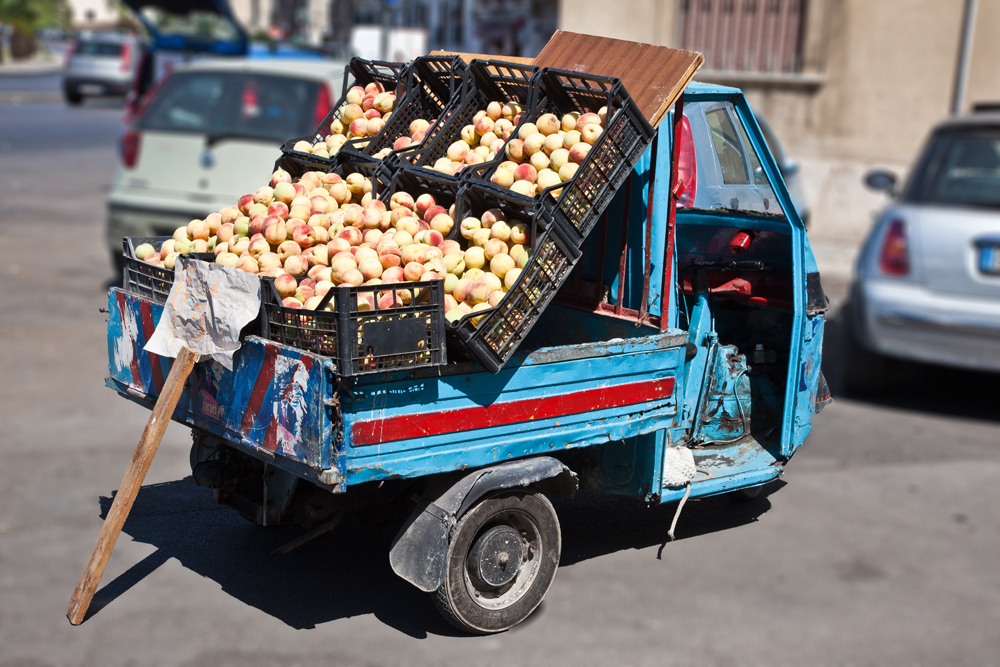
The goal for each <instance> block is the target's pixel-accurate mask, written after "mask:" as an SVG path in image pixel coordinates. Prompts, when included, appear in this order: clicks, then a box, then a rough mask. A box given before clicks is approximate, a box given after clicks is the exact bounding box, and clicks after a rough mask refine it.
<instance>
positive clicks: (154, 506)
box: [89, 477, 784, 639]
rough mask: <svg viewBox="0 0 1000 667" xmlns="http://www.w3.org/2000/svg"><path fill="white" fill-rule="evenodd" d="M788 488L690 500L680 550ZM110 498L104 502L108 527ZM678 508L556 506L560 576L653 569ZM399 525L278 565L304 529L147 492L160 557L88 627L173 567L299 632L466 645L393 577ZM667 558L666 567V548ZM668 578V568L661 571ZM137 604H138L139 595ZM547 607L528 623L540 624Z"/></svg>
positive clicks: (206, 494) (338, 537)
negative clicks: (624, 567)
mask: <svg viewBox="0 0 1000 667" xmlns="http://www.w3.org/2000/svg"><path fill="white" fill-rule="evenodd" d="M782 485H784V482H781V481H778V482H774V483H772V484H769V485H768V486H767V487H765V490H764V491H763V492H762V493H761V495H760V496H759V497H758V498H757V499H756V500H754V501H753V502H750V503H743V504H735V503H732V502H731V501H730V500H728V499H726V498H721V497H720V498H706V499H703V500H700V501H697V502H695V501H689V502H688V504H687V505H686V507H685V508H684V513H683V515H682V516H681V519H680V522H679V524H678V528H677V539H678V540H683V539H689V538H691V537H697V536H699V535H704V534H707V533H713V532H717V531H721V530H730V529H733V528H737V527H739V526H742V525H746V524H749V523H752V522H754V521H756V520H757V519H758V518H759V517H760V516H761V515H762V514H763V513H764V512H766V511H767V510H768V509H769V508H770V503H769V502H768V500H767V495H769V494H770V493H771V492H773V491H774V490H776V489H778V488H780V486H782ZM112 498H113V496H112V497H103V496H102V497H101V499H100V507H101V516H102V518H104V517H106V515H107V512H108V510H109V509H110V507H111V502H112ZM675 507H676V503H667V504H665V505H660V506H654V507H647V506H646V505H645V504H643V503H641V502H638V501H635V500H632V499H630V498H624V497H614V496H607V495H598V494H592V493H586V492H581V493H579V494H577V496H576V497H575V498H573V499H571V500H559V501H557V502H556V509H557V511H558V514H559V518H560V522H561V524H562V530H563V554H562V560H561V566H562V567H567V566H572V565H573V564H574V563H578V562H581V561H584V560H589V559H591V558H597V557H600V556H607V555H610V554H613V553H615V552H618V551H623V550H628V549H648V553H649V557H650V558H656V557H657V551H658V548H659V547H660V546H661V545H662V544H664V543H665V542H666V540H667V530H668V528H669V527H670V520H671V519H672V517H673V512H674V509H675ZM395 531H396V526H386V527H378V526H371V525H368V524H363V523H361V522H359V521H353V520H348V521H344V522H343V523H342V524H341V525H340V526H338V527H337V529H336V530H334V531H333V532H331V533H328V534H326V535H323V536H321V537H319V538H317V539H315V540H313V541H312V542H310V543H308V544H306V545H304V546H302V547H300V548H298V549H296V550H295V551H293V552H291V553H289V554H286V555H284V556H281V557H273V556H271V555H270V553H271V551H273V550H274V549H276V548H278V547H280V546H282V545H283V544H285V543H287V542H289V541H291V540H292V539H294V538H296V537H298V536H299V535H301V534H302V532H303V531H302V529H301V528H300V527H297V526H279V527H274V528H262V527H258V526H255V525H253V524H251V523H250V522H248V521H246V520H245V519H243V518H242V517H241V516H239V515H238V514H237V513H236V512H234V511H232V510H231V509H229V508H227V507H222V506H219V505H217V504H216V503H215V501H214V500H213V498H212V493H211V492H210V491H208V490H206V489H203V488H200V487H197V486H195V484H194V481H193V479H192V478H191V477H186V478H184V479H182V480H178V481H174V482H166V483H163V484H152V485H148V486H144V487H142V489H141V490H140V492H139V495H138V497H137V498H136V501H135V505H134V507H133V509H132V512H131V514H130V515H129V518H128V521H126V523H125V527H124V532H125V533H126V534H128V535H129V536H131V537H132V539H134V540H136V541H138V542H143V543H146V544H150V545H152V546H154V547H156V551H155V552H153V553H152V554H150V555H149V556H147V557H146V558H144V559H143V560H142V561H140V562H138V563H136V564H135V565H133V566H132V567H131V568H129V569H128V570H127V571H125V572H124V573H122V574H121V575H119V576H118V577H116V578H115V579H114V580H112V581H109V582H106V583H105V584H104V586H103V587H102V588H101V589H100V590H99V591H98V592H97V594H96V595H95V597H94V601H93V603H92V604H91V608H90V612H89V615H90V616H92V615H94V614H97V613H99V612H100V610H101V609H102V608H103V607H105V606H107V605H108V604H110V603H112V602H113V601H114V600H115V599H116V598H118V597H120V596H122V595H125V594H127V593H128V592H129V591H130V589H132V588H133V587H135V586H136V585H137V584H139V583H140V582H141V581H142V580H143V579H145V578H146V577H147V576H149V575H150V574H152V573H153V572H154V571H155V570H156V569H157V568H159V567H160V566H161V565H163V564H164V563H166V562H167V561H169V560H170V559H176V560H178V561H179V562H180V563H181V565H183V566H184V567H186V568H188V569H189V570H191V571H193V572H195V573H197V574H199V575H201V576H203V577H206V578H208V579H211V580H212V581H214V582H215V583H217V584H218V585H219V586H220V587H221V588H222V590H223V591H225V592H226V593H228V594H229V595H231V596H233V597H234V598H236V599H237V600H239V601H240V602H242V603H244V604H246V605H249V606H251V607H255V608H257V609H259V610H261V611H263V612H264V613H266V614H268V615H270V616H273V617H274V618H276V619H278V620H280V621H281V622H283V623H285V624H286V625H289V626H291V627H294V628H296V629H309V628H314V627H316V626H318V625H320V624H323V623H328V622H330V621H335V620H338V619H341V618H349V617H352V616H360V615H366V614H373V615H374V616H375V617H376V618H378V619H379V620H380V621H382V622H383V623H385V624H386V625H388V626H390V627H393V628H395V629H396V630H398V631H400V632H402V633H404V634H406V635H409V636H411V637H414V638H418V639H422V638H425V637H427V636H428V635H429V634H430V635H444V636H455V637H459V636H464V635H462V634H461V633H459V632H458V631H457V630H455V629H454V628H452V627H451V626H450V625H448V624H447V623H446V622H445V621H444V620H443V619H442V618H441V616H440V615H439V614H438V613H437V611H436V609H435V608H434V605H433V602H432V601H431V596H430V595H426V594H424V593H421V592H420V591H419V590H417V589H416V588H414V587H413V586H412V585H410V584H409V583H407V582H405V581H403V580H402V579H400V578H399V577H397V576H396V575H395V574H394V573H393V572H392V569H391V568H390V566H389V559H388V552H389V547H390V545H391V542H392V538H393V536H394V535H395ZM663 553H664V555H663V559H664V560H669V545H668V546H667V548H666V549H665V550H664V552H663ZM663 571H664V577H667V576H669V568H666V567H664V570H663ZM133 594H135V593H134V592H133ZM543 612H544V606H543V607H542V608H539V610H538V611H536V612H535V614H534V615H533V616H532V619H529V620H537V617H539V616H540V615H541V614H542V613H543Z"/></svg>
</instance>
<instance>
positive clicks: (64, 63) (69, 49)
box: [63, 40, 80, 68]
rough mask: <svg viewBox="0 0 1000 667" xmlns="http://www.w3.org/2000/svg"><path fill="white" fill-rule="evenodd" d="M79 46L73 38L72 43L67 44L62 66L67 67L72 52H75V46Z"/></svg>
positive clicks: (71, 57)
mask: <svg viewBox="0 0 1000 667" xmlns="http://www.w3.org/2000/svg"><path fill="white" fill-rule="evenodd" d="M78 46H80V42H78V41H76V40H73V43H72V44H70V45H69V48H68V49H66V55H65V60H64V61H63V68H66V67H69V61H70V60H72V59H73V54H74V53H76V49H77V47H78Z"/></svg>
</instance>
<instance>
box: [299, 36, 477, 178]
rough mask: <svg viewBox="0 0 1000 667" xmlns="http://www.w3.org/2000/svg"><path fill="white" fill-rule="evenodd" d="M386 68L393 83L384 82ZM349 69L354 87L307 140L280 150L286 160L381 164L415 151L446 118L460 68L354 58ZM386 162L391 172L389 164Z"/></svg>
mask: <svg viewBox="0 0 1000 667" xmlns="http://www.w3.org/2000/svg"><path fill="white" fill-rule="evenodd" d="M387 68H389V69H391V71H392V72H394V74H395V78H392V77H389V76H387V72H386V71H385V70H386V69H387ZM350 69H351V70H352V71H354V74H355V81H356V83H355V85H354V86H352V87H351V88H349V89H346V91H345V94H344V97H343V98H342V99H341V101H340V102H338V104H337V105H336V106H335V107H334V109H333V110H331V112H330V114H328V116H327V118H326V119H325V120H324V121H323V123H322V124H321V125H320V127H319V128H318V129H317V130H316V133H315V134H314V135H313V136H312V137H303V138H301V139H299V140H296V141H294V142H288V143H286V144H285V147H284V148H283V152H284V153H285V154H286V155H291V156H293V157H294V156H297V157H298V158H300V159H302V160H303V161H305V162H306V163H307V164H310V165H311V166H312V167H314V168H315V167H324V168H325V167H327V166H330V167H333V166H334V165H339V164H340V161H339V160H331V159H330V158H332V157H334V156H340V157H344V156H346V160H347V161H355V160H357V159H359V158H361V157H363V156H370V157H372V158H373V159H374V160H376V161H381V160H384V159H385V158H388V157H389V156H390V155H392V154H393V153H395V152H398V151H400V150H405V149H409V148H410V147H413V146H419V145H420V144H422V143H423V142H424V141H425V140H427V139H429V138H431V137H433V136H434V133H435V132H436V131H437V129H439V128H440V127H441V126H442V125H443V123H444V122H445V121H446V120H447V118H448V117H449V116H450V114H451V108H452V106H453V104H454V101H455V100H457V91H458V90H459V89H460V87H461V77H462V76H463V74H464V70H465V64H464V62H463V61H462V59H461V58H459V57H457V56H452V57H442V56H424V57H421V58H417V59H416V60H415V61H413V62H412V63H411V64H410V65H408V66H406V67H405V68H404V67H403V66H402V65H399V64H393V63H377V62H375V61H363V60H360V59H358V58H355V59H354V60H352V61H351V65H350ZM305 155H309V156H310V157H308V158H307V157H305ZM316 158H321V159H319V160H317V159H316ZM390 162H391V163H392V164H391V165H390V167H391V168H394V165H395V161H394V160H391V161H390Z"/></svg>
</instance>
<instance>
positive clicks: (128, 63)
mask: <svg viewBox="0 0 1000 667" xmlns="http://www.w3.org/2000/svg"><path fill="white" fill-rule="evenodd" d="M131 67H132V45H131V44H129V43H128V42H125V43H124V44H122V63H121V65H119V66H118V69H119V70H120V71H121V72H122V74H124V73H126V72H128V71H129V69H130V68H131Z"/></svg>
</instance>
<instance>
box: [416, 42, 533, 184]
mask: <svg viewBox="0 0 1000 667" xmlns="http://www.w3.org/2000/svg"><path fill="white" fill-rule="evenodd" d="M538 71H539V70H538V68H537V67H534V66H532V65H521V64H517V63H508V62H504V61H502V60H473V61H472V62H471V63H470V64H469V67H468V69H467V70H466V73H465V74H466V75H465V77H464V78H463V80H462V89H461V95H460V98H459V100H458V103H457V104H456V106H455V107H454V108H453V109H452V112H451V114H450V115H449V116H448V120H447V122H446V123H444V125H443V126H442V127H441V128H440V130H439V131H438V132H437V133H436V135H435V136H434V137H433V138H432V139H431V140H430V141H425V142H424V144H423V145H422V146H419V147H417V148H415V149H413V148H411V149H405V150H404V151H402V152H401V153H400V156H399V160H400V162H401V163H409V164H412V165H415V166H418V167H427V168H428V169H430V168H431V167H433V165H434V163H435V162H436V161H437V160H439V159H440V158H442V157H444V156H445V155H447V153H448V147H449V146H451V145H452V144H453V143H455V142H456V141H458V140H459V139H461V138H462V128H463V127H465V126H466V125H471V124H472V119H473V117H474V116H475V115H476V113H477V112H478V111H480V110H485V109H486V106H487V105H488V104H489V103H490V102H493V101H497V102H506V101H508V100H517V101H518V102H520V103H521V104H522V105H523V106H524V108H525V109H528V108H529V105H530V103H531V92H532V86H531V79H532V77H533V76H534V75H535V74H536V73H537V72H538ZM499 157H500V156H498V158H499ZM502 161H503V160H502V159H499V160H498V161H497V162H496V164H499V163H500V162H502ZM492 163H493V161H492V160H491V161H490V162H489V163H488V164H492ZM484 164H487V163H484ZM464 171H465V170H464V169H463V172H464ZM460 174H461V172H460ZM451 178H453V179H457V178H458V177H454V176H453V177H451Z"/></svg>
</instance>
